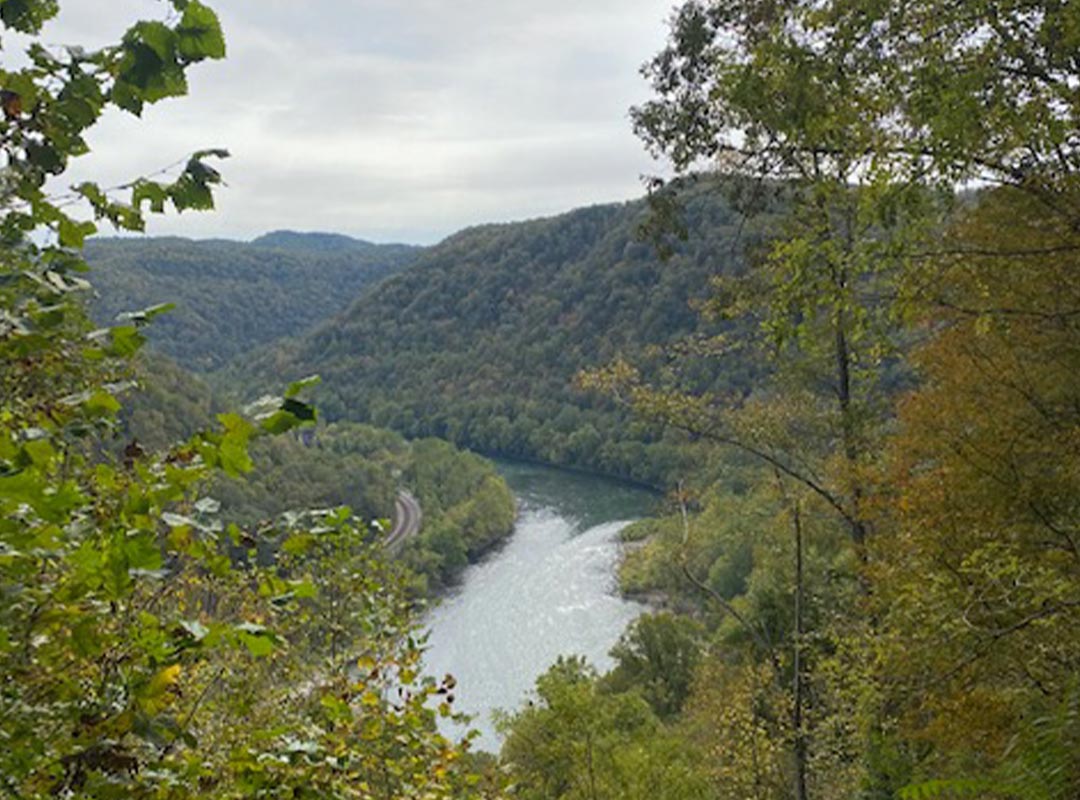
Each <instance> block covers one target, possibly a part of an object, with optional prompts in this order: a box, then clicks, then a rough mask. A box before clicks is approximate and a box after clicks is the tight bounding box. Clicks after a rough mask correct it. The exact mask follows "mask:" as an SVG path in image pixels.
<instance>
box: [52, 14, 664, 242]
mask: <svg viewBox="0 0 1080 800" xmlns="http://www.w3.org/2000/svg"><path fill="white" fill-rule="evenodd" d="M211 5H213V6H214V7H215V9H216V10H217V11H218V12H219V14H220V15H221V18H222V22H223V25H224V27H225V30H226V34H227V37H228V41H229V57H228V59H227V60H226V61H224V62H220V63H213V64H205V65H200V66H199V67H197V68H196V69H195V70H194V71H193V74H192V76H191V93H190V95H189V97H187V98H183V99H181V100H176V101H168V102H167V103H164V104H161V105H159V106H155V107H152V108H150V109H148V110H147V112H146V113H145V115H144V118H143V119H142V120H136V119H132V118H126V117H124V116H123V115H120V114H116V115H111V116H110V117H108V118H107V119H106V120H105V121H104V122H103V123H102V124H101V125H100V126H99V128H98V129H96V130H95V131H94V133H93V135H92V136H91V137H90V141H91V146H92V148H93V153H92V155H91V156H88V157H86V158H85V159H82V160H81V161H80V163H79V164H78V165H77V167H76V169H75V170H74V171H73V175H72V176H70V177H71V178H72V179H79V180H81V179H83V178H96V179H99V180H101V181H102V182H104V183H119V182H122V181H124V180H126V179H129V178H131V177H132V176H133V175H138V174H144V173H147V172H152V171H154V170H156V169H158V168H160V167H162V166H164V165H165V164H167V163H169V162H170V161H171V160H173V158H175V157H180V156H182V155H183V154H185V153H188V152H190V151H192V150H195V149H198V148H201V147H207V146H214V147H217V146H223V147H227V148H229V149H230V150H231V151H232V152H233V154H234V158H233V159H232V160H230V161H229V162H227V163H226V164H225V165H224V167H223V172H224V173H225V175H226V179H227V181H228V183H229V188H228V189H226V190H225V191H224V192H223V194H222V195H221V200H220V207H219V210H218V211H217V212H216V213H214V214H208V215H193V214H185V215H183V216H181V217H170V218H163V219H160V220H155V221H154V222H153V224H152V226H151V232H154V233H175V234H180V235H190V236H225V237H230V238H248V237H252V236H255V235H257V234H259V233H260V232H262V231H265V230H269V229H272V228H278V227H292V228H298V229H332V230H336V231H341V232H344V233H350V234H353V235H356V236H362V237H366V238H373V239H389V238H403V239H410V240H416V241H423V242H430V241H434V240H437V239H438V238H441V237H442V236H445V235H447V234H449V233H452V232H453V231H454V230H457V229H458V228H461V227H464V226H466V225H471V224H476V223H481V222H489V221H503V220H509V219H519V218H525V217H531V216H535V215H538V214H549V213H557V212H559V211H564V210H568V209H570V208H573V207H576V206H579V205H584V204H590V203H596V202H605V201H616V200H623V199H627V198H629V197H632V196H636V195H637V194H640V191H641V190H640V183H639V175H640V174H641V173H643V172H654V171H656V170H657V169H658V167H657V165H655V164H653V163H652V162H651V161H650V160H649V158H648V157H647V156H646V154H645V152H644V150H643V148H642V146H641V144H640V143H639V142H638V141H637V140H636V139H635V138H634V136H633V134H632V132H631V131H630V125H629V122H628V119H627V110H628V108H629V107H630V106H631V105H632V104H634V103H635V102H640V101H642V100H644V99H645V98H646V97H647V96H648V90H647V87H646V86H645V85H644V82H643V80H642V79H641V78H640V76H639V75H638V74H637V68H638V66H639V65H640V63H641V62H643V61H644V60H645V59H647V58H648V57H649V56H651V55H652V54H653V53H654V52H655V51H656V50H657V49H658V48H659V47H660V45H661V44H662V42H663V37H664V33H665V30H664V24H663V23H664V19H665V17H666V14H667V8H668V3H667V2H666V0H665V1H660V0H590V2H588V3H581V2H580V0H575V1H574V2H571V0H543V2H541V1H540V0H501V2H494V1H493V0H412V1H411V2H409V3H401V2H400V0H313V2H308V3H296V2H295V0H259V2H257V3H256V2H252V0H216V2H212V3H211ZM164 10H165V4H164V3H162V2H155V1H154V0H110V2H109V3H108V4H102V3H100V2H96V1H95V0H68V2H66V3H65V4H64V11H63V13H62V16H61V19H60V20H58V22H57V23H56V24H55V25H54V28H53V29H52V30H50V31H49V32H48V36H47V38H49V39H50V41H60V42H65V43H68V42H70V43H85V44H91V45H93V44H103V43H105V42H108V41H110V40H111V39H115V38H116V37H117V36H118V35H119V34H120V33H121V32H122V31H123V30H124V28H125V27H126V25H127V24H128V23H129V22H130V21H131V20H133V19H135V18H137V17H159V16H161V15H162V14H163V13H164Z"/></svg>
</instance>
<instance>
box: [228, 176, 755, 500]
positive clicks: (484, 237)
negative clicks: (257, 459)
mask: <svg viewBox="0 0 1080 800" xmlns="http://www.w3.org/2000/svg"><path fill="white" fill-rule="evenodd" d="M704 183H705V184H706V185H705V186H702V187H697V188H695V189H693V190H691V191H690V193H688V196H687V202H686V204H685V215H684V222H685V225H686V227H687V228H688V229H689V230H691V231H693V233H694V236H693V237H692V238H688V239H687V241H686V242H679V241H678V240H677V238H675V237H668V239H669V240H670V244H671V246H672V249H673V250H674V252H673V253H672V254H671V256H670V258H669V259H668V260H666V261H661V260H660V259H659V258H658V257H657V254H656V251H655V249H654V247H653V246H652V244H651V243H649V242H647V241H643V240H642V237H641V235H640V233H641V229H642V227H643V226H644V225H645V224H646V223H647V221H648V218H649V209H648V206H647V204H646V203H645V202H644V201H638V202H633V203H627V204H624V205H612V206H597V207H594V208H586V209H580V210H578V211H574V212H571V213H569V214H566V215H563V216H560V217H555V218H551V219H541V220H534V221H531V222H524V223H515V224H507V225H491V226H481V227H478V228H472V229H469V230H466V231H463V232H461V233H459V234H456V235H454V236H452V237H450V238H449V239H447V240H446V241H444V242H442V243H441V244H439V245H438V246H436V247H434V248H431V249H430V250H428V251H426V252H425V253H423V254H422V255H421V257H420V258H419V260H418V261H417V262H416V264H414V265H413V266H412V267H410V268H409V269H407V270H404V271H403V272H401V273H400V274H398V275H397V276H395V277H394V278H393V279H391V280H388V281H386V282H385V283H383V284H381V285H379V286H377V287H374V288H373V289H372V290H371V291H369V292H366V293H364V294H363V295H361V296H360V298H359V299H358V300H357V301H356V302H355V303H353V304H352V305H351V306H350V307H349V308H348V309H347V310H346V311H344V312H343V313H342V314H340V315H338V316H336V317H333V318H331V319H329V320H328V321H327V322H325V323H324V324H322V325H321V326H319V327H317V328H315V329H314V330H312V331H311V332H310V333H307V334H305V335H304V336H302V337H300V338H299V339H298V340H297V341H289V342H285V343H282V344H281V345H279V346H275V347H273V348H270V349H269V350H268V351H267V352H265V353H263V354H262V355H261V356H259V357H257V358H254V359H252V358H245V359H244V361H243V364H242V367H241V368H240V369H238V370H236V371H227V372H226V374H227V375H228V376H229V378H230V381H229V383H255V384H262V385H267V384H268V383H269V382H272V381H273V380H275V379H277V377H278V376H285V377H299V376H300V375H302V374H307V373H310V372H317V373H319V374H320V375H321V376H322V377H323V379H324V384H323V387H322V389H321V391H320V393H319V395H318V402H319V404H320V407H321V408H322V409H323V410H324V412H325V413H326V414H327V415H329V416H331V417H334V418H344V419H357V420H364V421H369V422H371V423H373V424H376V425H380V426H384V427H390V428H393V429H395V430H398V431H401V432H402V433H404V434H405V435H407V436H438V437H441V438H445V439H448V440H450V441H452V442H456V443H458V444H461V445H464V446H467V447H470V448H472V449H475V450H478V451H481V452H486V453H492V454H498V455H503V456H509V457H517V458H530V459H536V460H541V461H545V462H548V463H553V464H561V465H571V466H576V467H583V468H587V469H592V470H595V471H599V472H604V473H609V474H615V475H620V476H624V477H630V478H634V479H637V480H640V481H644V482H647V483H652V484H657V485H664V484H668V483H671V482H673V481H674V480H675V479H677V478H678V477H679V475H680V473H681V472H682V471H684V468H685V460H684V458H683V452H684V444H685V441H684V440H683V439H682V438H681V437H679V436H678V435H677V434H676V433H675V432H674V431H667V432H665V430H664V429H663V428H662V427H659V426H655V425H649V424H647V423H645V422H643V421H641V420H635V419H633V418H632V417H630V416H629V415H627V414H626V413H625V412H624V411H622V410H621V409H619V408H618V407H617V406H616V405H615V404H613V403H612V402H610V400H609V399H608V398H606V397H603V396H600V395H596V394H589V393H587V392H584V391H582V390H580V389H578V388H577V387H576V386H575V380H576V377H577V375H578V373H579V372H580V371H581V370H583V369H587V368H590V367H599V366H601V365H604V364H606V363H608V362H609V361H610V360H612V359H613V358H615V357H616V356H618V355H623V356H625V357H628V358H633V359H634V360H635V361H636V363H638V364H640V365H641V366H642V368H643V369H646V370H648V372H649V374H650V375H651V376H654V377H655V378H656V379H658V380H660V379H667V380H675V378H676V377H678V378H679V379H680V380H683V381H688V382H690V383H691V384H692V385H694V386H695V387H697V388H699V389H701V390H703V391H704V390H712V391H726V392H732V393H745V392H747V391H748V390H749V388H750V387H751V386H752V384H753V379H754V375H755V373H756V372H757V371H758V367H757V366H756V365H757V364H758V363H759V362H758V361H756V360H755V358H754V354H751V353H749V352H745V351H744V352H736V351H734V350H733V351H732V354H731V357H730V358H728V359H725V360H724V361H722V362H721V361H717V360H711V359H707V358H696V359H682V360H679V361H678V362H673V361H672V360H671V359H670V357H669V354H668V352H667V350H669V349H672V348H674V347H675V346H676V345H679V346H681V347H683V348H684V349H685V348H687V347H693V346H695V345H697V346H699V347H700V348H702V349H706V348H707V347H708V346H709V344H710V343H711V342H713V341H715V339H716V338H717V337H719V336H721V335H723V334H725V333H727V334H729V335H730V333H731V331H732V330H733V329H734V327H736V326H734V325H733V324H731V323H725V322H722V321H711V322H710V321H707V320H705V319H704V318H703V317H702V316H701V315H700V314H699V313H698V311H696V310H695V308H694V306H695V304H700V303H702V302H703V301H704V299H705V298H706V297H707V295H708V292H709V282H710V278H712V277H713V276H715V275H734V274H737V273H739V272H740V271H741V270H743V269H744V267H745V258H744V256H743V254H744V252H745V248H747V247H752V246H753V244H754V242H755V241H757V240H758V239H760V233H758V231H759V230H760V227H761V224H762V223H756V224H755V225H753V226H749V227H748V226H745V225H744V224H743V220H742V217H741V216H740V215H739V214H738V213H736V211H735V210H733V208H732V207H731V204H730V203H729V202H728V201H727V199H726V198H725V196H724V195H723V194H721V193H720V192H718V191H716V187H715V186H713V187H711V188H709V186H710V185H709V183H708V182H704ZM675 370H677V371H678V375H677V376H673V375H669V374H668V373H671V372H673V371H675Z"/></svg>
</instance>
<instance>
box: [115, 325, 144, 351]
mask: <svg viewBox="0 0 1080 800" xmlns="http://www.w3.org/2000/svg"><path fill="white" fill-rule="evenodd" d="M109 342H110V344H109V347H108V348H107V350H106V352H107V353H108V354H109V355H111V356H116V357H118V358H127V357H128V356H132V355H134V354H135V353H136V352H138V350H139V348H141V347H142V346H143V345H144V344H146V337H145V336H143V335H142V334H141V333H139V330H138V328H136V327H135V326H134V325H118V326H116V327H115V328H110V329H109Z"/></svg>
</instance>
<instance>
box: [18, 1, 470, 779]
mask: <svg viewBox="0 0 1080 800" xmlns="http://www.w3.org/2000/svg"><path fill="white" fill-rule="evenodd" d="M171 9H172V11H171V12H170V14H169V17H168V19H167V20H165V21H139V22H136V23H135V24H134V25H132V26H131V28H129V30H128V31H127V33H126V34H125V35H124V36H123V38H122V40H121V41H120V42H119V43H117V44H116V45H112V46H108V47H105V48H102V49H100V50H95V51H86V50H83V49H80V48H77V47H70V48H66V49H61V50H55V51H54V50H51V49H49V48H47V47H46V46H44V45H43V44H42V41H43V36H44V34H43V33H42V29H43V26H44V25H45V24H46V23H47V22H48V20H49V19H51V18H52V17H53V16H55V14H56V13H57V12H58V3H57V2H55V0H4V2H0V24H3V26H4V27H5V29H6V30H8V31H18V32H20V33H22V34H25V35H27V36H28V37H29V42H30V43H29V47H28V52H27V56H28V60H27V66H25V67H23V68H21V69H17V70H7V71H0V87H2V90H0V103H2V110H3V120H2V121H0V149H2V150H3V153H4V156H5V159H6V165H5V168H4V170H3V190H2V191H3V195H2V198H3V202H2V209H0V211H2V218H0V396H2V399H3V406H2V408H3V410H2V411H0V596H2V597H3V602H2V603H0V674H2V675H3V676H4V681H3V686H2V688H0V742H2V746H0V792H3V793H4V794H6V795H8V796H10V797H13V798H38V797H55V796H58V795H59V796H79V797H95V798H115V797H156V798H182V797H195V796H206V795H207V794H212V795H214V796H219V797H240V796H243V797H276V796H286V795H288V796H292V797H297V796H304V795H305V794H309V793H310V794H315V793H318V794H319V796H323V797H346V796H347V797H376V796H377V797H400V796H410V797H419V796H425V797H433V798H436V797H455V798H456V797H468V796H470V794H471V792H472V790H471V789H470V788H469V785H470V783H471V782H470V781H469V779H468V777H467V776H466V775H465V774H464V773H463V771H462V770H459V769H458V768H457V767H456V766H455V763H456V761H457V757H458V755H459V753H460V751H459V750H458V749H457V748H456V747H455V746H454V745H453V744H451V743H450V742H448V741H446V740H445V739H443V738H442V737H441V736H440V735H438V733H437V732H436V731H435V730H434V716H435V714H436V713H438V712H437V711H436V710H431V709H428V708H427V706H426V705H425V701H426V699H427V698H428V697H430V696H434V695H437V694H439V693H440V692H441V697H442V701H443V705H442V708H443V710H444V713H449V701H450V698H448V697H446V694H447V689H446V687H445V685H443V686H442V687H439V686H436V685H435V684H434V682H433V681H427V680H424V681H422V680H421V679H420V678H419V677H418V675H417V674H416V672H415V668H414V667H415V663H416V660H417V658H418V657H419V651H418V646H417V643H416V642H417V638H416V632H415V630H414V628H413V625H412V622H411V618H410V616H409V615H408V613H407V607H406V603H405V600H404V596H403V594H402V591H401V590H400V588H399V587H397V585H396V584H395V582H394V581H393V580H392V579H391V576H390V574H389V573H388V572H387V571H386V568H385V566H384V565H382V564H381V562H380V561H379V559H378V558H377V556H376V552H377V551H376V549H375V548H376V546H375V545H373V544H371V543H370V542H368V537H367V535H366V528H365V527H364V526H363V525H361V524H358V523H356V522H355V521H353V520H352V519H351V518H350V516H349V514H348V513H347V512H331V513H328V514H326V513H324V514H322V515H318V516H316V517H310V516H309V517H295V516H294V517H285V518H283V519H282V520H279V521H277V522H276V523H274V524H273V525H272V526H270V527H268V528H266V529H264V530H261V531H260V530H251V529H241V528H239V527H237V526H235V525H226V524H225V522H224V521H223V520H221V519H220V518H219V515H218V511H219V504H218V503H217V502H216V501H215V500H213V499H212V498H210V497H207V496H205V494H204V489H205V487H206V486H207V485H208V484H209V481H210V479H211V476H212V475H213V474H214V473H215V472H217V471H221V472H224V473H225V474H228V475H237V474H239V473H243V472H245V471H248V470H249V469H250V468H251V460H250V457H249V455H248V450H247V447H248V443H249V442H250V441H251V440H253V439H255V438H257V437H261V436H270V435H275V434H281V433H284V432H287V431H289V430H291V429H293V428H295V427H297V426H299V425H303V424H310V423H311V422H313V421H314V420H315V411H314V409H313V408H312V407H311V406H310V405H308V404H307V403H306V402H304V401H303V400H301V399H300V395H301V393H302V392H304V391H305V390H306V389H307V388H308V387H309V386H310V385H311V384H312V383H313V381H301V382H298V383H296V384H294V385H292V386H290V387H289V389H288V390H287V391H286V393H285V396H284V397H281V398H277V399H275V400H274V401H273V402H272V403H270V404H269V405H266V406H265V407H263V408H261V409H258V410H252V411H251V412H250V413H249V414H248V415H247V416H245V415H241V414H235V413H228V414H220V415H218V416H217V418H216V426H215V429H214V430H209V431H203V432H197V433H195V434H194V435H192V436H190V437H189V438H188V439H187V440H185V441H181V442H178V443H175V444H171V445H170V446H169V447H168V449H167V450H165V451H164V452H160V453H150V452H146V451H145V449H144V448H143V446H141V445H140V444H139V443H138V442H135V441H133V440H132V441H128V442H126V444H125V443H123V442H121V443H120V446H119V447H115V446H114V444H115V443H114V442H113V441H111V439H112V438H113V437H114V436H115V432H116V431H117V430H118V422H117V412H118V411H119V410H120V401H119V399H118V398H119V397H120V396H122V393H123V392H125V391H129V390H131V389H133V388H134V386H133V385H132V384H131V383H130V382H129V381H127V380H126V379H127V377H128V375H129V366H128V365H129V359H130V356H131V355H132V354H134V353H135V352H136V351H137V350H138V349H139V347H140V345H141V344H142V342H143V334H142V332H141V329H142V328H143V326H144V325H145V324H147V323H148V322H150V321H151V320H152V319H153V318H154V317H155V316H157V315H158V314H160V313H162V312H164V311H165V310H166V309H165V308H162V307H157V308H151V309H147V310H145V311H142V312H135V313H133V314H130V315H129V316H128V318H127V319H126V320H125V321H124V322H122V323H121V324H118V325H114V326H113V327H111V328H107V329H104V330H100V331H94V330H92V329H91V326H90V325H89V323H88V321H87V318H86V316H85V313H84V310H83V307H82V305H81V303H80V302H79V295H80V293H81V292H83V291H84V290H85V289H86V288H88V284H87V283H86V281H85V280H83V279H82V278H81V277H80V273H83V272H85V271H86V265H85V263H84V262H83V260H82V258H81V255H80V250H79V249H80V247H81V245H82V243H83V240H84V239H85V237H86V236H88V235H90V234H91V233H93V232H94V231H95V230H96V225H95V222H94V221H91V220H90V219H83V218H80V217H78V216H77V214H78V213H79V212H78V210H77V209H78V208H79V207H80V206H78V203H80V202H81V203H82V204H83V205H82V206H81V207H82V208H83V209H84V210H85V213H84V216H87V217H92V218H93V219H94V220H96V221H108V222H111V223H112V224H114V225H115V226H117V227H120V228H124V229H128V230H139V229H141V227H142V225H143V214H144V212H145V211H147V210H148V211H150V212H155V213H157V212H161V211H164V210H165V206H166V204H170V203H171V205H172V206H174V207H175V209H176V210H178V211H182V210H186V209H204V208H209V207H211V206H212V202H213V198H212V194H211V190H212V188H213V186H214V185H215V184H217V183H219V182H220V177H219V175H218V173H217V172H216V171H215V170H214V169H213V168H212V167H210V166H209V165H208V164H207V163H206V159H207V158H209V157H223V156H224V155H226V154H225V152H224V151H220V150H212V151H203V152H200V153H196V154H195V155H194V156H192V157H191V158H190V159H188V160H187V162H186V165H185V166H183V168H182V170H181V172H180V174H179V176H178V177H177V178H176V179H175V180H174V181H172V182H170V183H159V182H155V181H150V180H147V179H137V180H135V181H133V182H132V183H131V184H129V185H128V186H126V187H121V188H120V189H119V190H116V191H106V190H103V189H101V188H100V187H98V186H96V185H94V184H89V183H86V184H82V185H80V186H77V187H74V189H73V190H72V193H71V194H70V195H66V196H64V197H60V198H57V197H52V196H50V195H48V194H47V191H46V181H47V179H48V178H49V176H60V175H62V174H63V172H64V170H65V168H66V166H67V164H68V161H69V159H71V158H73V157H76V156H78V155H81V154H83V153H85V152H86V150H87V145H86V143H85V141H84V140H83V138H82V136H83V134H84V132H85V131H86V130H87V129H88V128H90V127H91V126H92V125H93V124H94V123H95V122H96V121H97V119H98V118H99V117H100V115H101V114H102V113H103V112H104V111H105V110H106V109H107V108H109V107H113V108H116V109H120V110H123V111H127V112H130V113H134V114H138V113H140V112H141V111H142V109H143V107H144V106H145V105H146V104H148V103H154V102H158V101H160V100H163V99H165V98H167V97H174V96H178V95H182V94H184V92H185V90H186V79H185V74H186V71H187V69H188V68H190V67H191V66H192V65H194V64H196V63H198V62H200V61H203V60H206V59H208V58H220V57H222V56H224V51H225V44H224V38H223V36H222V32H221V29H220V26H219V24H218V20H217V17H216V15H215V14H214V12H213V11H212V10H211V9H210V8H208V7H207V6H205V5H203V4H202V3H200V2H198V0H173V2H172V3H171ZM121 192H124V193H126V194H125V198H124V199H117V198H118V196H119V194H120V193H121ZM290 520H292V521H293V522H303V523H305V524H304V526H303V528H302V529H300V530H297V528H296V525H295V524H293V523H292V522H290ZM312 540H314V541H315V542H317V543H318V545H319V546H314V545H310V546H309V543H310V542H311V541H312ZM273 545H280V547H274V546H273ZM321 548H325V549H327V550H328V551H329V552H331V553H332V554H333V555H334V556H335V558H334V560H333V570H331V569H329V568H327V565H326V564H321V565H319V564H318V562H314V561H311V560H310V559H309V560H305V559H304V558H303V556H304V554H305V553H307V552H309V551H314V552H315V553H318V552H319V551H320V549H321ZM266 557H269V560H270V563H269V564H268V565H267V564H265V563H264V562H263V561H262V560H261V559H264V558H266ZM343 585H347V587H348V588H349V589H350V590H351V591H352V592H355V594H351V593H348V592H346V593H344V597H343V591H342V587H343ZM328 600H331V601H333V602H335V603H337V604H338V606H336V607H335V608H334V610H333V611H334V613H332V614H329V615H324V618H326V619H328V620H330V626H329V630H330V641H332V642H333V643H334V647H333V648H332V649H331V652H332V655H333V656H335V657H336V658H335V659H332V661H336V662H337V663H338V669H336V670H335V671H333V676H334V677H333V679H330V678H327V677H326V676H325V673H322V672H321V669H322V665H321V664H315V665H313V664H312V663H311V660H310V659H306V658H305V657H304V656H305V653H306V652H307V651H308V648H307V646H306V645H305V644H304V643H303V639H302V637H300V636H299V634H298V630H297V628H296V627H295V625H296V624H297V622H299V621H307V619H309V617H308V616H307V615H308V612H309V611H310V609H311V608H312V607H315V608H316V609H317V604H318V603H320V602H323V603H325V602H327V601H328ZM344 601H348V602H349V603H351V606H350V607H349V608H348V609H347V610H346V609H343V608H341V606H342V605H344V604H345V602H344ZM317 649H318V648H312V650H313V651H314V650H317ZM347 653H348V654H351V655H357V656H361V657H362V658H361V660H360V661H358V662H357V663H356V669H357V670H358V671H357V672H356V673H352V672H350V671H349V670H345V669H342V668H341V665H340V662H341V659H342V658H343V657H344V656H345V655H346V654H347ZM277 668H280V669H277ZM398 692H400V694H397V693H398ZM238 720H242V721H243V724H239V725H238V724H237V721H238Z"/></svg>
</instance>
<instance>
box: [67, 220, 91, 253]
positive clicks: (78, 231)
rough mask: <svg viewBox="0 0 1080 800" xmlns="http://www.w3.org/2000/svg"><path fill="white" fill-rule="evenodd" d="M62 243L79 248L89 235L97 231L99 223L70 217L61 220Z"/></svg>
mask: <svg viewBox="0 0 1080 800" xmlns="http://www.w3.org/2000/svg"><path fill="white" fill-rule="evenodd" d="M58 233H59V235H60V245H61V246H62V247H73V248H76V249H79V248H81V247H82V246H83V244H84V243H85V242H86V237H87V236H93V235H94V234H95V233H97V225H95V224H94V223H92V222H76V221H75V220H73V219H69V218H68V217H63V218H62V219H61V220H60V226H59V231H58Z"/></svg>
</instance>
